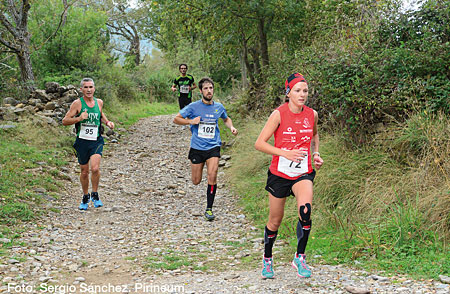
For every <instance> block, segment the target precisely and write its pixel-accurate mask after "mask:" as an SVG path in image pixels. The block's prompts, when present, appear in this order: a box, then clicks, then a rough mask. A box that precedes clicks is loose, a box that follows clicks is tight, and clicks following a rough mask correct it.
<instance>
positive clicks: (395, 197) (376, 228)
mask: <svg viewBox="0 0 450 294" xmlns="http://www.w3.org/2000/svg"><path fill="white" fill-rule="evenodd" d="M413 119H415V120H419V122H417V121H416V122H414V123H411V122H410V125H409V128H405V127H403V128H398V129H393V130H387V131H386V132H387V133H386V134H384V136H383V137H384V138H377V141H375V142H374V143H373V144H372V145H371V146H369V148H359V149H353V150H350V149H347V148H346V147H345V146H344V145H343V144H341V141H340V140H339V137H338V136H336V135H335V136H328V135H326V134H323V133H322V134H321V145H320V151H321V154H322V157H323V158H324V160H325V163H324V166H323V167H322V169H321V170H320V171H319V172H318V173H317V177H316V180H315V183H314V189H315V191H314V202H313V215H312V218H313V230H312V232H311V236H310V240H309V242H308V248H307V251H308V254H309V256H311V257H312V256H314V255H316V256H320V257H318V258H317V259H316V260H314V261H313V262H325V263H328V264H330V263H331V264H340V263H342V264H347V265H350V266H358V267H362V268H365V269H378V270H383V271H386V272H388V273H392V274H395V273H401V274H408V275H411V276H413V277H415V278H437V277H438V275H441V274H443V275H449V274H450V266H449V265H450V253H449V250H448V243H447V240H448V236H449V226H448V223H449V222H450V219H449V218H450V212H449V208H450V207H449V205H448V198H449V197H448V196H447V197H446V196H445V195H446V194H447V195H450V193H449V192H448V191H449V188H448V187H449V186H450V185H449V184H448V180H447V179H448V175H447V173H448V171H449V170H450V169H449V166H448V164H447V161H446V162H444V161H439V160H436V158H448V155H449V154H448V152H449V150H450V148H449V145H448V141H449V140H448V137H450V135H449V133H450V131H449V129H450V128H449V127H448V125H449V124H450V123H449V121H448V119H443V118H440V119H437V120H433V119H431V120H429V119H424V118H422V122H420V119H418V118H413ZM263 125H264V122H263V121H260V122H251V121H249V122H246V125H245V127H244V129H241V130H240V132H241V135H239V138H238V139H237V140H236V143H235V144H234V146H233V148H232V159H231V160H232V167H231V168H230V169H229V171H228V172H227V176H228V182H229V183H230V185H231V186H232V188H233V190H234V193H236V194H237V195H239V197H240V199H241V200H240V204H241V205H242V207H243V208H244V210H245V211H246V213H247V215H248V216H249V217H250V218H251V219H252V221H253V222H254V223H255V225H256V226H257V227H258V228H260V229H261V231H262V230H263V228H264V226H265V223H266V222H267V217H268V199H267V192H266V191H265V189H264V187H265V181H266V178H267V169H268V166H269V163H270V160H271V156H269V155H266V154H263V153H261V152H258V151H256V150H255V149H254V147H253V145H254V142H255V140H256V138H257V136H258V134H259V132H260V130H261V129H262V127H263ZM430 128H431V129H433V133H432V134H429V132H430V131H429V130H430ZM437 130H440V131H437ZM400 131H404V132H407V133H409V135H404V136H403V135H402V134H398V133H396V132H400ZM242 134H245V135H242ZM411 134H414V136H415V137H416V138H417V139H415V138H411V136H412V135H411ZM446 136H447V139H445V137H446ZM386 138H390V139H389V140H386ZM392 138H395V140H392ZM401 138H404V140H403V141H401ZM424 138H427V139H424ZM433 138H434V139H433ZM435 141H437V142H440V144H441V145H440V146H438V145H437V144H436V143H433V142H435ZM380 142H381V143H380ZM420 144H422V145H420ZM424 144H425V146H424ZM399 149H401V151H402V152H403V155H402V156H393V153H394V154H395V153H396V152H398V151H399ZM406 150H408V152H406ZM431 151H432V152H431ZM446 152H447V153H446ZM413 155H414V156H413ZM430 163H431V164H430ZM433 163H434V164H433ZM424 183H426V185H425V184H424ZM438 204H441V205H438ZM442 204H444V205H446V206H442ZM445 207H446V210H445ZM430 219H433V220H435V221H434V222H430ZM296 222H297V211H296V204H295V199H293V197H289V198H288V200H287V202H286V207H285V216H284V219H283V223H282V226H281V227H280V229H279V233H278V236H279V237H278V238H279V241H277V243H278V244H279V242H280V241H281V240H284V241H287V242H288V243H289V246H279V247H278V248H277V246H276V245H275V247H274V250H279V253H278V254H277V256H279V258H280V259H282V260H289V259H291V258H292V254H293V253H294V251H295V247H296V245H297V240H296V237H295V236H296V235H295V226H296ZM419 260H420V262H419Z"/></svg>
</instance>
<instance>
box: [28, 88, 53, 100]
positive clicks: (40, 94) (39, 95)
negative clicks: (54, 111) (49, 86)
mask: <svg viewBox="0 0 450 294" xmlns="http://www.w3.org/2000/svg"><path fill="white" fill-rule="evenodd" d="M31 95H32V98H34V99H39V100H41V101H42V102H43V103H47V102H49V101H50V98H49V96H48V95H47V93H46V92H45V90H34V92H33V93H31Z"/></svg>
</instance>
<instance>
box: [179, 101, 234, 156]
mask: <svg viewBox="0 0 450 294" xmlns="http://www.w3.org/2000/svg"><path fill="white" fill-rule="evenodd" d="M180 114H181V116H182V117H183V118H187V119H194V118H196V117H197V116H200V117H201V119H200V123H199V124H198V125H191V133H192V137H191V148H194V149H198V150H209V149H211V148H214V147H217V146H219V147H220V146H221V145H222V141H221V140H220V131H219V123H218V122H219V118H222V119H227V118H228V115H227V111H226V110H225V107H223V105H222V104H221V103H219V102H214V101H213V104H205V103H203V102H202V100H198V101H195V102H192V103H191V104H189V105H188V106H186V107H184V108H183V109H182V110H180Z"/></svg>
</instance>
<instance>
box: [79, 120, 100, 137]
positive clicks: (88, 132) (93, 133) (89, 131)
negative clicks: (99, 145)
mask: <svg viewBox="0 0 450 294" xmlns="http://www.w3.org/2000/svg"><path fill="white" fill-rule="evenodd" d="M97 136H98V126H96V125H91V124H81V130H80V136H79V137H80V138H81V139H85V140H90V141H97Z"/></svg>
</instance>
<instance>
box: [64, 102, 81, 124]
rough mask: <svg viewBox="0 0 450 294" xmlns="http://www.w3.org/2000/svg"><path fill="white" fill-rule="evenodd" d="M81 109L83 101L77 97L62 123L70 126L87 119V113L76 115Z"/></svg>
mask: <svg viewBox="0 0 450 294" xmlns="http://www.w3.org/2000/svg"><path fill="white" fill-rule="evenodd" d="M80 111H81V101H80V99H77V100H75V101H74V102H72V104H71V105H70V108H69V111H67V113H66V115H65V116H64V118H63V120H62V124H63V125H64V126H70V125H73V124H76V123H77V122H80V121H82V120H84V119H86V118H87V113H86V115H84V114H81V115H80V116H79V117H75V116H76V115H77V114H78V113H79V112H80Z"/></svg>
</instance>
